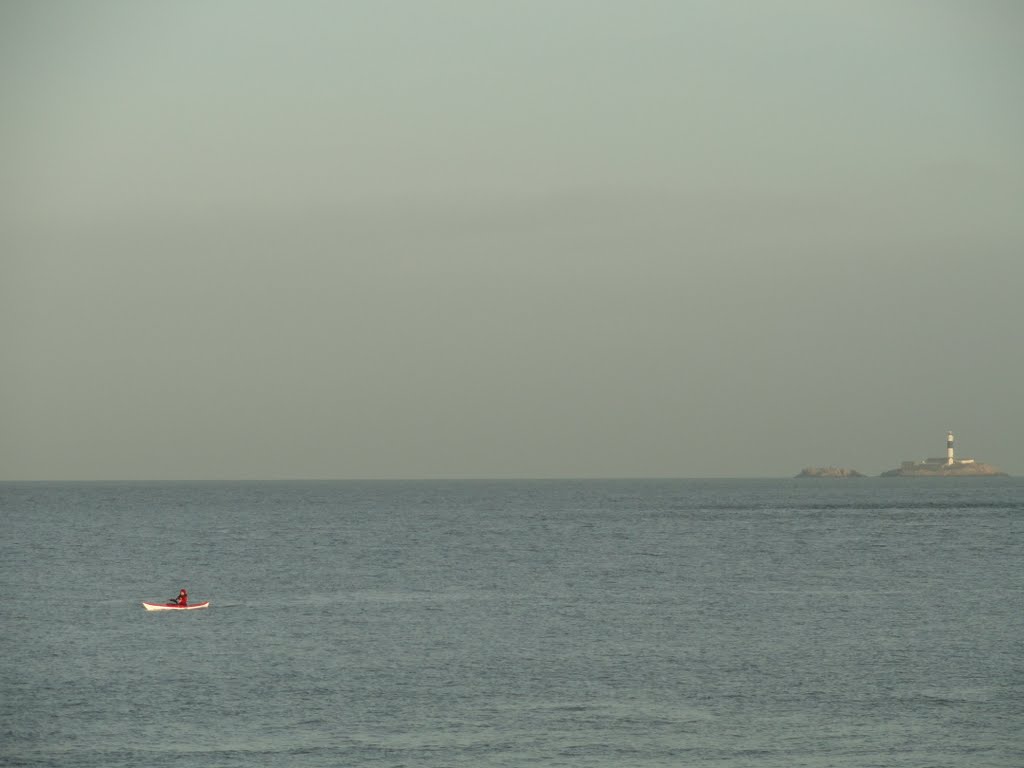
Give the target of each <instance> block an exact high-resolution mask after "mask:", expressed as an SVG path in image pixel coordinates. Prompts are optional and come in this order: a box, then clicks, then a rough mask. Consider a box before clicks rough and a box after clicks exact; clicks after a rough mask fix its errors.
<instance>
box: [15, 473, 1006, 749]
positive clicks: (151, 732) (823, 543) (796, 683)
mask: <svg viewBox="0 0 1024 768" xmlns="http://www.w3.org/2000/svg"><path fill="white" fill-rule="evenodd" d="M0 534H2V536H0V588H2V590H3V599H2V600H0V765H3V766H32V767H36V766H60V767H61V768H64V767H67V768H79V767H81V768H86V767H92V766H95V767H99V766H102V767H103V768H116V767H117V766H131V767H132V768H137V767H139V766H145V767H151V768H160V767H161V766H166V767H168V768H211V767H216V766H224V767H225V768H229V767H234V766H245V767H246V768H249V767H252V766H286V767H295V768H321V767H327V766H331V767H333V766H367V767H368V768H377V767H381V768H383V767H384V766H389V767H394V768H399V767H400V766H402V767H409V768H414V767H415V768H419V767H421V766H423V767H431V766H437V767H439V768H440V767H442V766H445V767H447V766H451V767H452V768H454V767H456V766H473V767H474V768H486V767H488V766H544V767H548V766H550V767H552V768H554V767H556V766H565V767H567V768H568V767H572V768H577V767H578V768H584V767H588V768H605V767H609V768H610V767H611V766H615V768H623V767H626V768H628V767H631V766H636V767H638V768H639V767H644V766H698V767H699V766H708V767H709V768H710V767H714V768H734V767H735V768H740V767H741V766H764V767H765V768H769V767H772V768H774V767H776V766H778V767H779V768H782V767H783V766H785V768H795V767H797V766H813V767H814V768H819V767H821V768H823V767H825V766H833V767H844V766H849V767H851V768H852V767H854V766H855V767H856V768H866V767H870V766H884V767H886V768H903V767H910V766H914V767H915V768H926V767H927V768H940V767H942V766H950V767H952V766H956V767H957V768H959V767H961V766H971V767H982V766H993V767H995V766H1001V767H1004V768H1020V767H1021V766H1024V480H1021V479H1019V478H937V479H916V478H863V479H841V480H836V479H751V480H729V479H714V480H542V481H531V480H518V481H505V480H502V481H497V480H495V481H485V480H479V481H442V480H437V481H318V482H306V481H295V482H202V483H190V482H175V483H156V482H154V483H49V482H37V483H11V482H7V483H0ZM182 587H184V588H186V589H187V590H188V592H189V595H190V597H191V600H192V602H197V601H202V600H209V601H210V602H211V605H210V607H209V608H208V609H205V610H197V611H190V612H160V613H151V612H147V611H145V610H144V609H143V607H142V601H144V600H146V601H155V602H162V601H166V600H167V599H169V598H172V597H174V596H175V595H176V594H177V593H178V590H179V589H181V588H182Z"/></svg>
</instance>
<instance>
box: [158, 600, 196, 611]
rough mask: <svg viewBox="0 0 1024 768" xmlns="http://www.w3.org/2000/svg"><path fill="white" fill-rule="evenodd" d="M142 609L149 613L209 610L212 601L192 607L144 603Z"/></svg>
mask: <svg viewBox="0 0 1024 768" xmlns="http://www.w3.org/2000/svg"><path fill="white" fill-rule="evenodd" d="M142 607H143V608H145V609H146V610H147V611H196V610H199V609H200V608H209V607H210V601H209V600H207V601H206V602H205V603H192V604H191V605H165V604H164V603H143V604H142Z"/></svg>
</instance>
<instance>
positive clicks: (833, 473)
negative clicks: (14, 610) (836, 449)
mask: <svg viewBox="0 0 1024 768" xmlns="http://www.w3.org/2000/svg"><path fill="white" fill-rule="evenodd" d="M796 477H830V478H831V477H864V475H862V474H861V473H860V472H858V471H857V470H855V469H846V468H844V467H804V468H803V469H802V470H800V474H799V475H796Z"/></svg>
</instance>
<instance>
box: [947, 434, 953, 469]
mask: <svg viewBox="0 0 1024 768" xmlns="http://www.w3.org/2000/svg"><path fill="white" fill-rule="evenodd" d="M953 464H954V462H953V433H952V432H947V433H946V466H950V467H951V466H953Z"/></svg>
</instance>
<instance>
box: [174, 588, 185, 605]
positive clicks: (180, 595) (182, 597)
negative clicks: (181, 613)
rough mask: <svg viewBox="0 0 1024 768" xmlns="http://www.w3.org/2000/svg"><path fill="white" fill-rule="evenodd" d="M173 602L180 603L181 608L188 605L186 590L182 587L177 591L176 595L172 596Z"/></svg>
mask: <svg viewBox="0 0 1024 768" xmlns="http://www.w3.org/2000/svg"><path fill="white" fill-rule="evenodd" d="M174 604H175V605H180V606H181V607H182V608H184V607H185V606H187V605H188V592H186V591H185V590H184V589H183V590H181V592H179V593H178V596H177V597H176V598H174Z"/></svg>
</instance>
